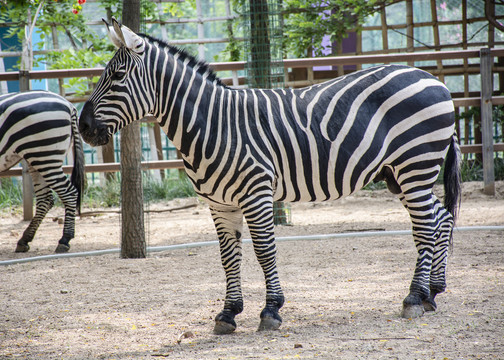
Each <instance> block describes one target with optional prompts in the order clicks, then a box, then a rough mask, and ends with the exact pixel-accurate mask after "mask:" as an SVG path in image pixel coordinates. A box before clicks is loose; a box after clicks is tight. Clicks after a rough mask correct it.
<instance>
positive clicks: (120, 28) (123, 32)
mask: <svg viewBox="0 0 504 360" xmlns="http://www.w3.org/2000/svg"><path fill="white" fill-rule="evenodd" d="M112 25H113V32H114V33H115V36H116V40H118V41H119V43H120V44H121V45H123V46H125V47H126V48H128V49H130V50H132V51H134V52H136V53H138V54H142V53H143V51H144V40H143V39H142V38H141V37H140V36H138V35H137V34H135V33H134V32H133V31H131V30H130V29H128V28H127V27H126V26H124V25H121V24H119V22H118V21H117V20H116V19H115V18H114V17H113V18H112ZM112 42H113V43H114V45H116V42H115V41H114V40H112ZM116 46H117V45H116ZM119 47H120V46H119Z"/></svg>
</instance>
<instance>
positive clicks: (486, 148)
mask: <svg viewBox="0 0 504 360" xmlns="http://www.w3.org/2000/svg"><path fill="white" fill-rule="evenodd" d="M502 56H504V49H481V50H460V51H436V52H425V53H400V54H386V55H361V56H337V57H325V58H306V59H285V60H284V67H285V68H286V69H296V68H306V69H308V70H309V71H313V67H316V66H342V65H358V66H360V65H363V64H380V63H399V62H408V63H412V62H415V61H429V60H449V59H470V58H480V69H479V72H480V73H481V96H480V97H470V98H456V99H454V105H455V107H466V106H480V107H481V121H482V133H483V136H482V138H483V143H482V144H475V145H462V146H461V150H462V152H463V153H481V154H482V155H483V169H484V180H483V181H484V192H485V193H486V194H490V195H493V194H494V193H495V184H494V180H495V175H494V163H493V157H494V152H497V151H498V152H500V151H504V143H498V144H494V143H493V133H492V105H497V104H504V96H492V90H493V88H492V86H491V84H492V74H493V72H496V71H499V72H504V69H500V68H497V67H496V66H495V65H494V61H493V59H494V57H502ZM209 65H210V67H211V68H212V69H213V70H214V71H216V72H222V71H228V72H229V71H231V72H232V73H233V76H232V77H231V78H225V79H223V82H225V83H226V84H229V85H232V86H239V85H240V80H239V78H238V75H237V71H239V70H243V69H244V68H245V65H246V63H245V62H244V61H237V62H225V63H210V64H209ZM426 70H427V71H430V72H431V73H432V74H434V75H438V74H437V70H436V68H432V69H429V68H428V69H426ZM102 72H103V68H93V69H68V70H45V71H29V72H28V71H24V72H3V73H1V72H0V81H8V80H12V81H16V80H18V81H20V83H25V84H26V83H27V82H28V81H29V80H32V79H55V78H56V79H61V78H73V77H92V76H100V75H101V73H102ZM324 80H325V79H317V80H314V79H307V80H306V81H305V82H303V84H302V85H309V84H314V83H317V82H321V81H324ZM297 85H300V84H299V82H289V81H288V80H287V81H286V86H291V87H294V86H297ZM69 100H70V101H73V102H82V101H85V100H86V98H84V97H69ZM142 166H143V167H144V169H146V170H149V169H169V168H182V167H183V164H182V161H181V160H164V161H149V162H145V163H142ZM119 169H120V165H119V164H118V163H107V164H88V165H86V172H113V171H119ZM64 171H65V172H67V173H69V172H71V166H65V167H64ZM21 173H22V170H21V168H13V169H10V170H7V171H4V172H2V173H0V177H5V176H19V175H21Z"/></svg>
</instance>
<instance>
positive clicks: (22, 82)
mask: <svg viewBox="0 0 504 360" xmlns="http://www.w3.org/2000/svg"><path fill="white" fill-rule="evenodd" d="M19 90H20V91H22V92H23V91H29V90H30V72H29V71H24V70H20V71H19ZM21 166H22V168H23V175H22V176H21V179H22V182H23V220H25V221H29V220H31V219H33V182H32V178H31V176H30V173H29V172H28V164H27V163H26V162H25V161H24V160H23V161H22V162H21Z"/></svg>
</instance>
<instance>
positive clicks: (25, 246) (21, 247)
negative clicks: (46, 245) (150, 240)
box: [16, 243, 30, 253]
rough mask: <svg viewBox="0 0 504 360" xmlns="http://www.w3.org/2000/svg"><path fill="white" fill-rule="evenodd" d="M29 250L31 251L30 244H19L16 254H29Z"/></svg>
mask: <svg viewBox="0 0 504 360" xmlns="http://www.w3.org/2000/svg"><path fill="white" fill-rule="evenodd" d="M28 250H30V245H28V244H24V243H22V244H20V243H18V244H17V246H16V252H17V253H24V252H28Z"/></svg>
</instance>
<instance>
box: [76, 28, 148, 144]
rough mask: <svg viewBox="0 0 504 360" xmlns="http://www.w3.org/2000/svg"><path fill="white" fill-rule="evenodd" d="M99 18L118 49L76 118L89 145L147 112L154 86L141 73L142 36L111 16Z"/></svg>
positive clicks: (107, 138) (103, 141) (143, 51)
mask: <svg viewBox="0 0 504 360" xmlns="http://www.w3.org/2000/svg"><path fill="white" fill-rule="evenodd" d="M103 21H104V22H105V24H106V27H107V32H108V35H109V37H110V40H111V41H112V43H113V44H114V45H115V46H116V47H117V48H118V49H117V51H116V53H115V54H114V56H113V58H112V60H110V62H109V63H108V64H107V66H106V67H105V70H104V71H103V74H102V75H101V77H100V80H99V81H98V84H97V86H96V88H95V89H94V91H93V93H92V94H91V96H90V97H89V99H88V101H86V103H85V104H84V108H83V109H82V113H81V116H80V118H79V130H80V132H81V134H82V137H83V138H84V140H85V141H86V142H87V143H89V144H90V145H92V146H100V145H105V144H106V143H108V141H109V139H110V137H111V136H112V134H114V133H116V132H117V131H119V130H120V129H121V128H123V127H124V126H126V125H128V124H129V123H131V122H133V121H135V120H140V119H141V118H143V117H144V116H146V115H147V114H149V113H150V112H151V111H152V108H153V103H154V100H153V99H154V96H153V93H154V90H153V89H152V85H151V82H149V81H148V79H147V76H146V74H145V73H146V71H145V65H144V57H145V41H144V39H142V38H141V37H140V36H138V35H137V34H135V33H134V32H133V31H131V30H130V29H128V28H127V27H126V26H122V25H121V24H119V23H118V22H117V20H116V19H114V18H112V26H110V25H109V24H108V23H107V22H106V21H105V20H103Z"/></svg>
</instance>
